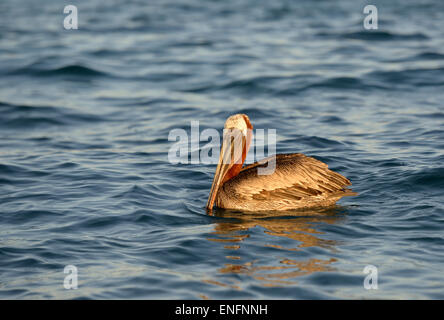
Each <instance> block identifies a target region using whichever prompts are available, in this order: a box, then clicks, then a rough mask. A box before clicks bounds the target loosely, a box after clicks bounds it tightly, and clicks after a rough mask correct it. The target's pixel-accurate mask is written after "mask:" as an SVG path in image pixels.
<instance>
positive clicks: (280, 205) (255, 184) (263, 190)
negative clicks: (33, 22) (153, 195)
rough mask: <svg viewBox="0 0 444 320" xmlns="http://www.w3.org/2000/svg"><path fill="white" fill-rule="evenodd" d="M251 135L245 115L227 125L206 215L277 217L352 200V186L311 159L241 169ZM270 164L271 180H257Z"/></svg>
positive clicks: (286, 158)
mask: <svg viewBox="0 0 444 320" xmlns="http://www.w3.org/2000/svg"><path fill="white" fill-rule="evenodd" d="M252 129H253V126H252V125H251V122H250V119H249V118H248V116H247V115H245V114H235V115H232V116H230V117H229V118H228V119H227V121H226V122H225V126H224V138H223V142H222V147H221V151H220V156H219V163H218V165H217V168H216V172H215V174H214V180H213V184H212V186H211V191H210V195H209V197H208V202H207V209H208V210H209V211H211V210H212V208H213V206H214V205H216V206H217V207H219V208H224V209H234V210H241V211H264V210H267V211H275V210H292V209H302V208H310V207H321V206H328V205H333V204H334V203H336V201H338V200H339V199H340V198H342V197H343V196H349V195H354V194H355V193H354V192H352V191H351V190H350V189H347V188H346V187H347V186H349V185H351V183H350V181H349V180H348V179H347V178H345V177H343V176H342V175H340V174H339V173H336V172H334V171H332V170H330V169H328V166H327V165H326V164H325V163H323V162H321V161H319V160H316V159H314V158H311V157H307V156H305V155H303V154H301V153H291V154H278V155H276V156H272V157H268V158H265V159H263V160H261V161H258V162H256V163H253V164H251V165H248V166H246V167H244V168H242V166H243V163H244V161H245V158H246V156H247V152H248V149H249V147H250V142H251V137H252V133H251V132H252ZM273 161H274V171H273V172H272V173H271V174H265V175H264V174H259V173H258V172H259V171H258V170H260V168H262V170H263V169H265V168H266V167H268V166H269V165H270V164H271V163H273Z"/></svg>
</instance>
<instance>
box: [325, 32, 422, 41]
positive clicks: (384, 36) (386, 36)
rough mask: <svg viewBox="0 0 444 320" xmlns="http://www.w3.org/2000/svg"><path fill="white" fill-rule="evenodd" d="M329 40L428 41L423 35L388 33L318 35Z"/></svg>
mask: <svg viewBox="0 0 444 320" xmlns="http://www.w3.org/2000/svg"><path fill="white" fill-rule="evenodd" d="M317 35H318V36H321V37H327V38H343V39H358V40H366V41H395V40H427V39H428V37H427V36H426V35H425V34H423V33H411V34H400V33H392V32H388V31H357V32H349V33H326V32H321V33H318V34H317Z"/></svg>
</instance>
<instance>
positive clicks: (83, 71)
mask: <svg viewBox="0 0 444 320" xmlns="http://www.w3.org/2000/svg"><path fill="white" fill-rule="evenodd" d="M9 74H10V75H30V76H36V77H51V76H65V75H68V76H77V77H98V76H105V75H107V74H106V73H105V72H102V71H98V70H95V69H93V68H88V67H84V66H81V65H69V66H64V67H60V68H54V69H37V68H34V67H26V68H21V69H17V70H14V71H11V72H9Z"/></svg>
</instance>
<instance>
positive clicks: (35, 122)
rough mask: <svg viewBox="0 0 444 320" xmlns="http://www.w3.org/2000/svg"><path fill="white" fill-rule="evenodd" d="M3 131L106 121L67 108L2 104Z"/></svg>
mask: <svg viewBox="0 0 444 320" xmlns="http://www.w3.org/2000/svg"><path fill="white" fill-rule="evenodd" d="M0 111H1V112H2V117H1V118H0V127H1V128H2V129H5V128H9V129H17V128H21V129H32V128H36V127H42V126H64V125H69V124H82V123H89V122H99V121H103V120H105V119H104V118H103V117H99V116H96V115H92V114H83V113H80V112H78V111H74V110H70V109H67V108H57V107H49V106H29V105H20V104H10V103H4V102H0Z"/></svg>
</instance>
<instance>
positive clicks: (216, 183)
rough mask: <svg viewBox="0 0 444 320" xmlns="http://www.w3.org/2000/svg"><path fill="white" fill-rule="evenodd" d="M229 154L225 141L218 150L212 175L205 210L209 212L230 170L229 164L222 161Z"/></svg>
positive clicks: (229, 149)
mask: <svg viewBox="0 0 444 320" xmlns="http://www.w3.org/2000/svg"><path fill="white" fill-rule="evenodd" d="M230 152H231V145H230V144H227V143H226V141H224V142H223V143H222V148H221V150H220V156H219V163H218V165H217V168H216V173H215V174H214V179H213V184H212V185H211V190H210V196H209V197H208V201H207V209H208V210H209V211H211V210H212V209H213V206H214V201H215V200H216V196H217V193H218V191H219V188H220V186H221V184H222V180H223V179H224V177H225V175H226V174H227V172H228V170H230V167H231V165H230V162H229V161H226V160H224V159H226V158H227V155H228V156H229V155H230Z"/></svg>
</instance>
